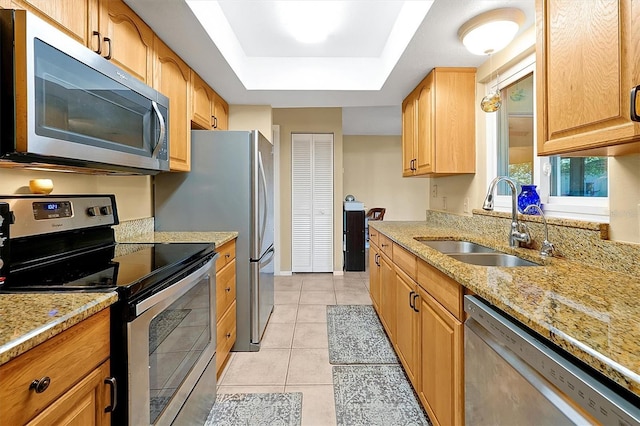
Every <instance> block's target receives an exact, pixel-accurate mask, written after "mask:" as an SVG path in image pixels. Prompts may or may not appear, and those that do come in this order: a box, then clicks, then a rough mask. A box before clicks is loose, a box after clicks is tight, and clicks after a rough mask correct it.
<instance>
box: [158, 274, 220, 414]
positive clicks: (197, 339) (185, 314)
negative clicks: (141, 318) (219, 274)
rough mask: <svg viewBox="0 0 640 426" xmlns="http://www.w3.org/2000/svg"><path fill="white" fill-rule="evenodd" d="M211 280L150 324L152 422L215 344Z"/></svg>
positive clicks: (164, 311)
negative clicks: (213, 339)
mask: <svg viewBox="0 0 640 426" xmlns="http://www.w3.org/2000/svg"><path fill="white" fill-rule="evenodd" d="M211 300H212V298H211V294H210V284H209V280H208V279H204V280H201V281H200V282H199V283H198V284H197V285H196V286H195V287H193V288H192V289H191V290H189V291H188V292H187V293H185V294H184V295H183V296H182V297H180V298H179V299H177V300H176V301H175V302H173V303H172V304H170V305H169V306H168V307H167V308H166V309H164V310H162V311H161V312H160V313H159V314H158V315H157V316H156V317H155V318H154V319H153V320H151V322H150V324H149V395H150V402H151V406H150V420H151V423H152V424H153V423H155V422H156V419H157V418H158V416H159V415H160V414H161V413H162V412H163V411H164V409H165V408H166V407H167V406H168V405H169V403H170V401H171V399H172V398H173V397H174V395H175V394H176V392H177V391H178V389H179V388H180V386H181V384H182V383H183V382H184V380H185V378H186V377H187V376H188V374H189V372H190V371H191V369H192V368H193V366H194V365H195V364H196V362H197V361H198V360H199V359H200V358H201V356H202V354H203V351H204V350H205V349H206V348H207V346H209V345H210V344H211V343H212V330H211V324H212V323H213V319H212V307H211Z"/></svg>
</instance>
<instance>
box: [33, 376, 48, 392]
mask: <svg viewBox="0 0 640 426" xmlns="http://www.w3.org/2000/svg"><path fill="white" fill-rule="evenodd" d="M50 384H51V377H49V376H44V377H43V378H42V379H40V380H37V379H36V380H34V381H33V382H31V384H30V385H29V389H30V390H31V389H34V390H35V391H36V393H42V392H44V391H46V390H47V389H48V388H49V385H50Z"/></svg>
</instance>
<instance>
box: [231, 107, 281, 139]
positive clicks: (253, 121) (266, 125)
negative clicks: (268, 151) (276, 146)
mask: <svg viewBox="0 0 640 426" xmlns="http://www.w3.org/2000/svg"><path fill="white" fill-rule="evenodd" d="M272 123H273V116H272V110H271V106H269V105H230V106H229V130H254V129H257V130H259V131H260V133H262V134H263V135H264V136H265V137H266V138H267V139H268V140H269V141H271V124H272Z"/></svg>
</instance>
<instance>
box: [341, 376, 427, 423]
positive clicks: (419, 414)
mask: <svg viewBox="0 0 640 426" xmlns="http://www.w3.org/2000/svg"><path fill="white" fill-rule="evenodd" d="M333 389H334V395H335V401H336V419H337V424H338V425H339V426H340V425H344V426H355V425H363V426H364V425H367V426H369V425H371V426H374V425H379V426H395V425H397V426H407V425H431V423H430V422H429V420H428V417H427V415H426V414H425V413H424V411H423V410H422V407H421V406H420V404H419V402H418V400H417V398H416V396H415V394H414V392H413V389H412V388H411V384H410V383H409V381H408V380H407V378H406V376H405V374H404V372H403V371H402V367H401V366H399V365H338V366H334V367H333Z"/></svg>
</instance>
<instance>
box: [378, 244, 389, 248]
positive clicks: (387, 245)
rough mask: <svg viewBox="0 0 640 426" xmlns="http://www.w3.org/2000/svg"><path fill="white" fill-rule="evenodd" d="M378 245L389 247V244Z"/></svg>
mask: <svg viewBox="0 0 640 426" xmlns="http://www.w3.org/2000/svg"><path fill="white" fill-rule="evenodd" d="M380 247H389V244H380Z"/></svg>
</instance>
